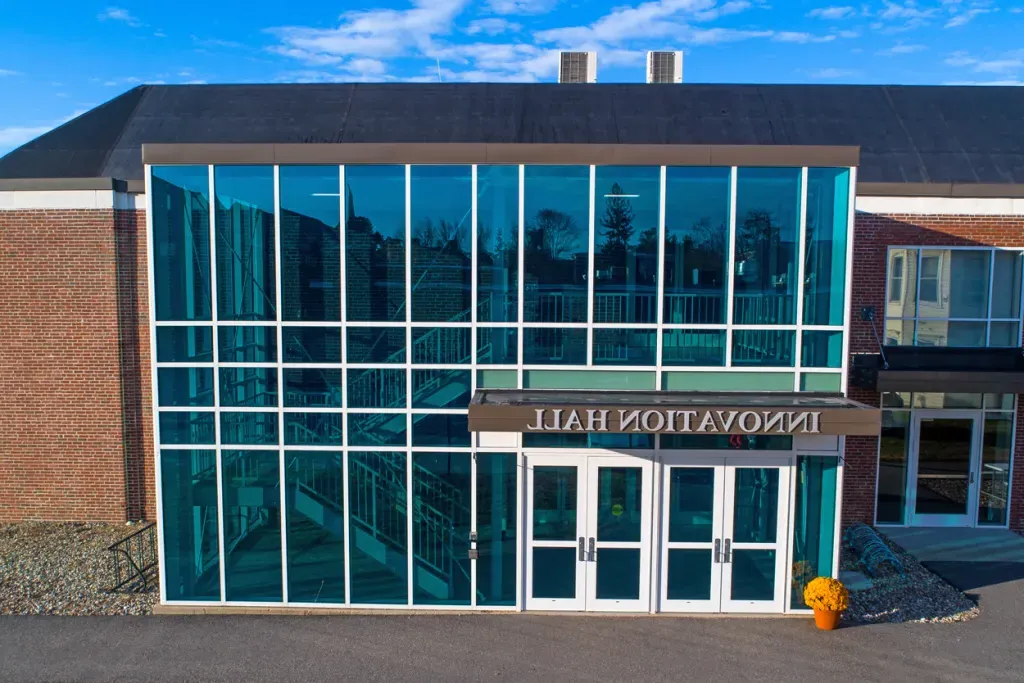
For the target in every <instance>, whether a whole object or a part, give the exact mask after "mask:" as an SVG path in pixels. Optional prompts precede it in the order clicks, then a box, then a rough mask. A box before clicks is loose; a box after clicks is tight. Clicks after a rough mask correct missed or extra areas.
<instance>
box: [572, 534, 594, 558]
mask: <svg viewBox="0 0 1024 683" xmlns="http://www.w3.org/2000/svg"><path fill="white" fill-rule="evenodd" d="M579 548H580V551H579V555H577V559H578V560H579V561H580V562H596V561H597V540H596V539H595V538H594V537H593V536H591V537H590V549H589V550H588V549H587V539H586V538H584V537H583V536H580V537H579Z"/></svg>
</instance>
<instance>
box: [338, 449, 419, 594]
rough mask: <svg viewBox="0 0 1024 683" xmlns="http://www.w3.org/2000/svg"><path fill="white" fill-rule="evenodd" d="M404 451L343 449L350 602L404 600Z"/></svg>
mask: <svg viewBox="0 0 1024 683" xmlns="http://www.w3.org/2000/svg"><path fill="white" fill-rule="evenodd" d="M405 465H406V456H405V454H404V453H391V452H380V453H377V452H372V453H366V452H359V451H352V452H350V453H349V454H348V495H349V498H348V500H349V504H348V519H349V539H348V544H349V563H350V564H349V582H350V584H351V591H352V596H351V601H352V602H353V603H355V604H374V605H405V604H407V603H408V601H409V584H408V581H407V577H408V575H409V574H408V564H407V563H408V557H409V555H408V548H409V543H408V529H407V528H406V524H407V518H406V509H407V507H408V505H409V503H408V496H407V492H406V483H405V482H406V469H405Z"/></svg>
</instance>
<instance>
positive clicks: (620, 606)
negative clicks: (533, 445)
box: [526, 453, 654, 612]
mask: <svg viewBox="0 0 1024 683" xmlns="http://www.w3.org/2000/svg"><path fill="white" fill-rule="evenodd" d="M526 468H527V469H526V478H527V482H526V490H527V519H526V608H527V609H531V610H573V611H597V612H609V611H622V612H647V611H649V609H650V585H651V573H650V558H651V502H652V497H651V490H652V483H653V469H654V468H653V465H652V463H651V462H650V461H649V460H645V459H642V458H638V457H631V456H612V455H608V456H605V455H574V454H571V453H558V454H539V455H530V456H527V458H526Z"/></svg>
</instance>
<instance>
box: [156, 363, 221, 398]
mask: <svg viewBox="0 0 1024 683" xmlns="http://www.w3.org/2000/svg"><path fill="white" fill-rule="evenodd" d="M156 379H157V405H159V406H161V407H178V406H181V407H184V406H197V407H210V406H212V405H213V368H158V369H157V371H156Z"/></svg>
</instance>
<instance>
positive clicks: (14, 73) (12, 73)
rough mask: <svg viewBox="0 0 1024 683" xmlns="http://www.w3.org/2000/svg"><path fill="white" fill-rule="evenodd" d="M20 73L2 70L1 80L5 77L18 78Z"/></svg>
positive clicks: (0, 72)
mask: <svg viewBox="0 0 1024 683" xmlns="http://www.w3.org/2000/svg"><path fill="white" fill-rule="evenodd" d="M17 75H18V72H17V71H13V70H12V69H0V78H2V77H4V76H17Z"/></svg>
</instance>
